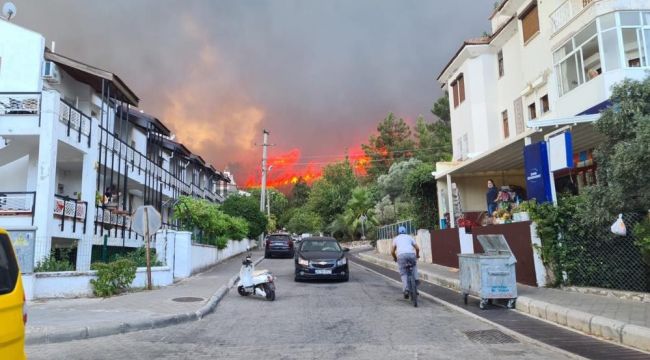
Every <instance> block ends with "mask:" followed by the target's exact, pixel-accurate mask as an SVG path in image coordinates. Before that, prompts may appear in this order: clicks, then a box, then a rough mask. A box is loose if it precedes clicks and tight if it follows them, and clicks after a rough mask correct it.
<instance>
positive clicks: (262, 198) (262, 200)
mask: <svg viewBox="0 0 650 360" xmlns="http://www.w3.org/2000/svg"><path fill="white" fill-rule="evenodd" d="M263 134H264V144H263V145H262V191H260V211H261V212H262V213H264V205H265V203H266V199H265V198H266V157H267V147H268V146H269V132H268V131H267V130H266V129H264V132H263ZM260 244H261V245H260V247H263V246H264V233H262V234H261V235H260Z"/></svg>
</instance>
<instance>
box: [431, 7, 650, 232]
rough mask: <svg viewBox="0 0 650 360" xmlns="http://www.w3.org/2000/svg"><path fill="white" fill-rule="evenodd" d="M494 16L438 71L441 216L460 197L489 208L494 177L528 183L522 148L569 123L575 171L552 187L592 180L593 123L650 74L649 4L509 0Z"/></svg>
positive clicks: (468, 207) (468, 204)
mask: <svg viewBox="0 0 650 360" xmlns="http://www.w3.org/2000/svg"><path fill="white" fill-rule="evenodd" d="M490 21H491V25H492V34H491V35H490V36H484V37H480V38H477V39H472V40H468V41H465V42H464V43H463V44H462V46H461V47H460V49H459V50H458V52H457V53H456V54H455V55H454V57H453V58H452V59H451V60H450V62H449V64H448V65H447V66H446V67H445V68H444V69H443V70H442V72H441V73H440V75H439V77H438V81H439V83H440V84H441V86H442V87H443V89H444V90H447V91H449V94H450V96H449V102H450V109H451V127H452V140H453V161H452V162H451V163H439V164H437V171H436V174H435V176H436V179H437V180H438V189H439V209H440V218H443V216H444V214H445V213H450V214H451V221H452V222H453V221H454V215H455V216H458V214H454V204H455V203H460V204H461V206H460V208H461V209H458V208H456V209H455V210H456V212H458V210H461V211H463V212H480V211H486V209H485V208H486V199H485V192H486V183H487V180H488V179H491V178H493V179H494V181H495V182H496V183H497V184H498V185H512V186H520V187H523V188H525V186H526V180H525V177H524V159H523V148H524V146H525V144H528V143H531V142H536V141H540V140H542V139H543V136H544V135H545V134H547V133H549V132H551V131H553V130H555V129H556V128H557V127H559V126H565V125H570V126H571V133H572V135H573V146H574V159H576V160H577V168H575V169H574V170H573V171H572V172H571V174H568V173H567V172H564V173H562V172H560V173H556V174H555V183H556V186H559V187H562V184H563V183H567V182H570V181H575V182H576V183H577V184H578V185H579V186H582V184H588V183H590V182H591V181H594V179H595V176H594V172H595V171H597V168H596V167H595V164H593V160H592V158H591V150H592V149H593V148H594V147H595V146H596V145H597V144H598V143H599V142H600V141H601V139H600V137H599V136H598V134H597V133H596V132H595V131H594V129H593V126H592V123H593V121H595V120H597V119H598V117H599V111H600V110H602V109H603V108H605V107H607V106H608V105H609V98H610V96H611V87H612V85H614V84H616V83H618V82H620V81H622V80H623V79H625V78H630V79H642V78H644V77H645V76H646V75H647V74H646V72H647V71H648V70H650V1H648V0H547V1H536V0H503V1H501V2H500V3H499V4H498V5H497V7H496V8H495V11H494V13H493V14H492V16H491V17H490ZM455 189H457V190H455ZM457 196H458V197H459V198H460V199H459V200H457Z"/></svg>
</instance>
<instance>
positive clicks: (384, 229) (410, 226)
mask: <svg viewBox="0 0 650 360" xmlns="http://www.w3.org/2000/svg"><path fill="white" fill-rule="evenodd" d="M400 226H404V227H405V228H406V232H407V233H408V234H411V235H415V233H417V231H418V230H417V228H416V227H415V223H414V222H413V220H404V221H400V222H396V223H394V224H390V225H384V226H380V227H379V228H378V229H377V239H378V240H382V239H392V238H394V237H395V236H397V230H398V229H399V227H400Z"/></svg>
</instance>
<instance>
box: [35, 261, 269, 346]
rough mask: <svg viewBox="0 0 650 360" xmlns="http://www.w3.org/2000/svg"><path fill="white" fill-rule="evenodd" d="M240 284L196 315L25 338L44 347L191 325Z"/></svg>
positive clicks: (221, 290)
mask: <svg viewBox="0 0 650 360" xmlns="http://www.w3.org/2000/svg"><path fill="white" fill-rule="evenodd" d="M263 260H264V257H261V258H259V259H257V260H255V262H254V263H255V265H257V264H259V263H261V262H262V261H263ZM238 280H239V274H237V275H235V276H233V277H231V278H230V280H228V284H227V285H222V286H221V287H219V288H218V289H217V291H215V292H214V294H212V296H211V297H210V299H209V300H208V301H207V302H206V303H205V304H204V305H203V306H201V307H200V308H199V309H198V310H196V311H195V312H189V313H179V314H173V315H165V316H157V317H153V318H149V319H138V320H134V321H130V322H123V323H117V324H106V325H99V326H84V327H82V328H77V329H65V330H55V331H47V330H43V331H36V332H33V333H30V334H26V336H25V345H40V344H52V343H60V342H67V341H73V340H84V339H92V338H97V337H102V336H111V335H118V334H126V333H129V332H133V331H141V330H151V329H158V328H163V327H167V326H171V325H178V324H182V323H186V322H190V321H198V320H201V319H203V317H205V316H206V315H208V314H210V313H211V312H212V311H214V309H215V308H216V307H217V305H218V304H219V302H220V301H221V300H222V299H223V298H224V297H225V296H226V294H228V291H229V290H230V289H231V288H232V287H233V286H235V284H236V283H237V281H238Z"/></svg>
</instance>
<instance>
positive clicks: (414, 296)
mask: <svg viewBox="0 0 650 360" xmlns="http://www.w3.org/2000/svg"><path fill="white" fill-rule="evenodd" d="M414 266H415V264H413V263H410V262H409V263H408V265H406V276H407V280H406V283H407V284H408V292H409V298H410V299H411V304H413V307H418V284H417V280H415V276H413V267H414Z"/></svg>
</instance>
